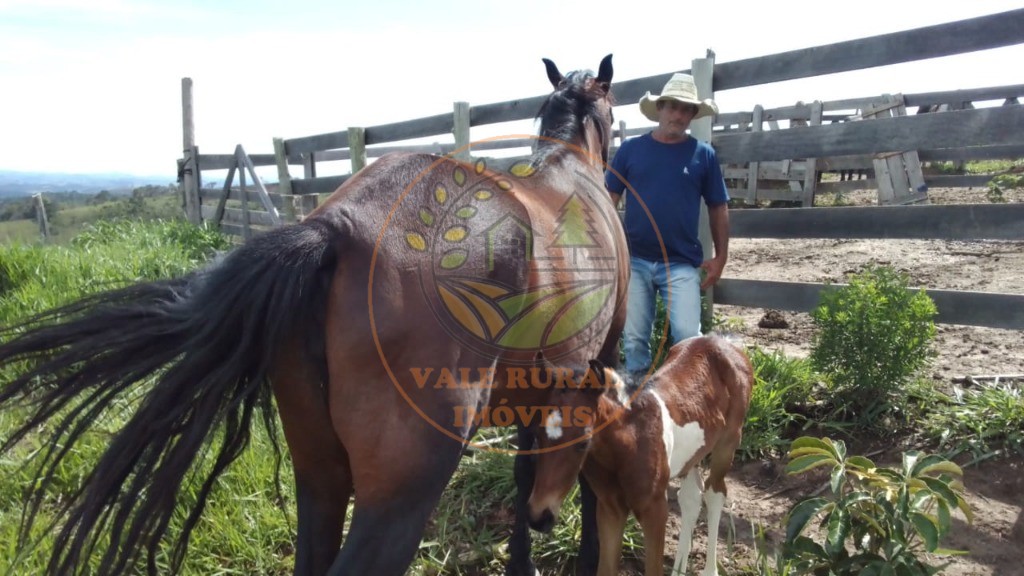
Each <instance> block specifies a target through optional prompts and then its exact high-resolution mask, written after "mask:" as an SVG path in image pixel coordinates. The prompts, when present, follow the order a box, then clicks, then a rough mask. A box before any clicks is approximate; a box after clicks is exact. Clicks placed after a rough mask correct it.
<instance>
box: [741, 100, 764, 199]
mask: <svg viewBox="0 0 1024 576" xmlns="http://www.w3.org/2000/svg"><path fill="white" fill-rule="evenodd" d="M763 129H764V106H761V105H760V104H757V105H755V106H754V111H753V113H752V114H751V117H750V131H751V132H760V131H761V130H763ZM760 170H761V163H760V162H756V161H755V162H750V164H749V166H748V172H747V197H746V198H744V202H745V203H750V204H754V205H755V206H756V205H757V179H758V177H759V172H760Z"/></svg>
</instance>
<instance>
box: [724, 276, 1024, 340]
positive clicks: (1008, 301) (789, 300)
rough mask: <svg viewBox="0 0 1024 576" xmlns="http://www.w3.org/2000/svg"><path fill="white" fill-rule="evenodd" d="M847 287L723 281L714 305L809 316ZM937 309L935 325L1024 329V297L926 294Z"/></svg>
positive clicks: (1014, 295) (951, 291) (982, 293)
mask: <svg viewBox="0 0 1024 576" xmlns="http://www.w3.org/2000/svg"><path fill="white" fill-rule="evenodd" d="M843 286H846V285H845V284H839V283H836V284H830V285H829V284H811V283H803V282H774V281H764V280H744V279H737V278H723V279H722V280H720V281H719V282H718V284H717V285H716V286H715V287H716V288H717V289H716V290H715V304H727V305H731V306H744V307H747V308H772V309H776V310H787V311H791V312H810V311H811V310H814V309H815V308H816V307H817V306H818V303H819V302H820V298H821V293H822V291H823V290H830V289H836V288H841V287H843ZM925 292H926V293H927V294H928V296H930V297H931V298H932V300H934V301H935V307H936V308H937V309H938V312H939V314H938V317H937V318H936V322H938V323H940V324H963V325H967V326H985V327H989V328H1004V329H1009V330H1021V329H1024V295H1021V294H1000V293H992V292H962V291H958V290H925Z"/></svg>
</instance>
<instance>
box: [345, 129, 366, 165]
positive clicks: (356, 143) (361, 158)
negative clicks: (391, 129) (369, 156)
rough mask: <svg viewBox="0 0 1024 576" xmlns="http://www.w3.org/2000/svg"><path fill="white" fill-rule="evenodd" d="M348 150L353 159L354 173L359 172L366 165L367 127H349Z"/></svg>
mask: <svg viewBox="0 0 1024 576" xmlns="http://www.w3.org/2000/svg"><path fill="white" fill-rule="evenodd" d="M348 150H349V154H350V156H349V158H350V159H351V161H352V174H355V173H356V172H359V171H360V170H362V169H363V168H365V167H366V129H365V128H359V127H354V128H349V129H348Z"/></svg>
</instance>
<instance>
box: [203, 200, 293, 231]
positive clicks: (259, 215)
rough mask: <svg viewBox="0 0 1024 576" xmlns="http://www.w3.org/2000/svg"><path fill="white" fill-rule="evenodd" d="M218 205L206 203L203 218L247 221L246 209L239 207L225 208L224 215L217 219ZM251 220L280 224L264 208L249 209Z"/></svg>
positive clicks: (215, 220) (228, 221)
mask: <svg viewBox="0 0 1024 576" xmlns="http://www.w3.org/2000/svg"><path fill="white" fill-rule="evenodd" d="M216 210H217V209H216V207H214V206H209V205H206V204H204V205H203V206H202V212H203V219H204V220H209V221H212V222H220V223H221V224H224V223H233V224H242V223H244V222H245V218H246V213H245V210H243V209H239V208H225V209H224V217H223V218H222V219H220V220H217V217H216V214H215V213H216ZM248 218H249V222H250V223H251V224H254V225H258V226H278V224H275V223H274V217H273V216H272V215H271V214H269V213H268V212H264V211H262V210H249V213H248Z"/></svg>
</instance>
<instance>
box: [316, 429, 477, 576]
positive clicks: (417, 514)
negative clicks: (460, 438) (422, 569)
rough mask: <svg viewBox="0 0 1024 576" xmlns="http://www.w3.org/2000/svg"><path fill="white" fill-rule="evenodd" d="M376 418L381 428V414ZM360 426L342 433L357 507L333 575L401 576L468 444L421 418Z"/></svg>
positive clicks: (334, 565)
mask: <svg viewBox="0 0 1024 576" xmlns="http://www.w3.org/2000/svg"><path fill="white" fill-rule="evenodd" d="M356 413H364V414H366V412H361V411H359V412H353V414H356ZM369 414H371V415H372V418H373V419H374V420H373V422H374V423H375V424H377V425H380V424H381V422H380V421H379V420H377V419H376V418H377V415H378V414H377V413H376V412H372V413H369ZM349 419H350V420H358V419H356V418H349ZM359 426H360V427H361V430H358V431H356V430H353V428H354V426H347V427H346V431H347V432H348V434H344V435H342V439H343V442H344V443H345V447H346V449H347V450H348V453H349V459H350V462H351V464H352V475H353V479H354V481H355V505H354V510H353V513H352V524H351V526H350V528H349V531H348V535H347V536H346V537H345V542H344V545H343V546H342V548H341V552H340V553H339V554H338V556H337V558H336V559H335V561H334V563H333V564H332V565H331V569H330V571H329V572H328V574H329V575H330V576H368V575H373V576H401V575H402V574H405V572H406V570H407V569H408V567H409V564H410V563H411V562H412V560H413V557H414V555H415V553H416V549H417V547H418V546H419V543H420V539H421V538H422V536H423V530H424V528H425V527H426V524H427V520H428V519H429V517H430V514H431V512H433V510H434V508H436V507H437V503H438V501H439V500H440V498H441V493H442V492H443V491H444V487H445V485H447V483H448V480H449V479H450V478H451V476H452V474H453V473H454V472H455V468H456V466H457V465H458V463H459V460H460V458H461V456H462V448H463V446H462V444H460V443H459V442H456V441H455V440H453V439H451V438H448V437H446V436H443V435H442V434H441V433H440V432H438V431H437V430H435V429H433V428H432V427H431V426H430V425H428V424H427V423H426V422H424V421H422V420H420V419H419V418H416V417H415V416H413V417H412V418H407V419H405V420H392V421H389V422H387V425H386V426H382V427H380V428H378V427H376V426H370V425H368V422H367V421H366V420H363V421H362V422H361V424H359Z"/></svg>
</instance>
